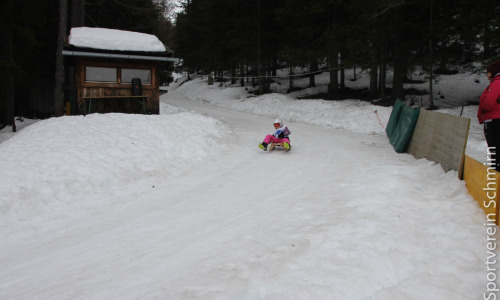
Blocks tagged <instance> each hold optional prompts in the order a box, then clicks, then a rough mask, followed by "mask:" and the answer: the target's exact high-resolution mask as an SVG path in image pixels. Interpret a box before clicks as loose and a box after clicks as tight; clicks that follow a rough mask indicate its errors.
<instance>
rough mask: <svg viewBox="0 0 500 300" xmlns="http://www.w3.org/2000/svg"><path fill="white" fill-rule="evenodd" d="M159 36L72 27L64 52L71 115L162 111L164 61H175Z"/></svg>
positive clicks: (67, 94) (68, 105) (66, 91)
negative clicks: (160, 73)
mask: <svg viewBox="0 0 500 300" xmlns="http://www.w3.org/2000/svg"><path fill="white" fill-rule="evenodd" d="M172 53H173V52H172V51H171V50H170V49H168V48H167V47H166V46H165V45H163V44H162V43H161V42H160V41H159V40H158V39H157V38H156V37H155V36H153V35H149V34H143V33H137V32H129V31H122V30H115V29H105V28H89V27H79V28H72V29H71V33H70V36H69V37H68V44H67V46H66V47H65V49H64V51H63V55H64V59H65V70H66V87H65V95H66V99H67V102H66V103H67V112H68V114H90V113H110V112H120V113H142V114H158V113H159V101H160V93H159V86H160V80H159V64H160V63H162V62H169V61H176V60H177V59H175V58H172Z"/></svg>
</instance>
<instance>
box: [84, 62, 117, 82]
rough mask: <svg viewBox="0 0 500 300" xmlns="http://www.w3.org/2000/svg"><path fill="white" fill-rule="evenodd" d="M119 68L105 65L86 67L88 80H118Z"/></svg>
mask: <svg viewBox="0 0 500 300" xmlns="http://www.w3.org/2000/svg"><path fill="white" fill-rule="evenodd" d="M117 74H118V69H117V68H104V67H89V66H87V67H86V69H85V81H86V82H117V78H118V76H117Z"/></svg>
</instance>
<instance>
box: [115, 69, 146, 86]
mask: <svg viewBox="0 0 500 300" xmlns="http://www.w3.org/2000/svg"><path fill="white" fill-rule="evenodd" d="M132 78H140V79H141V83H142V84H151V70H149V69H125V68H122V69H121V83H130V82H131V81H132Z"/></svg>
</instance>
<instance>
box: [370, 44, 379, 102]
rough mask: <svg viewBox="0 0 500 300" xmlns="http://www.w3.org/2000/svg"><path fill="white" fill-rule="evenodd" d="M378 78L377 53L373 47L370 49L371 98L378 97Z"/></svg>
mask: <svg viewBox="0 0 500 300" xmlns="http://www.w3.org/2000/svg"><path fill="white" fill-rule="evenodd" d="M377 78H378V66H377V51H376V50H375V47H374V46H373V45H372V47H371V48H370V91H369V94H370V98H372V99H375V98H376V97H377V96H378V91H377Z"/></svg>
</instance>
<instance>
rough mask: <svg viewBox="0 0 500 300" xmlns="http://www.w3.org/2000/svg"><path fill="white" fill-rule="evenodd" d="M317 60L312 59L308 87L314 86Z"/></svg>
mask: <svg viewBox="0 0 500 300" xmlns="http://www.w3.org/2000/svg"><path fill="white" fill-rule="evenodd" d="M318 69H319V67H318V62H316V61H314V62H312V63H311V65H310V68H309V72H310V73H311V74H309V87H315V86H316V79H315V78H316V72H317V71H318Z"/></svg>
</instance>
